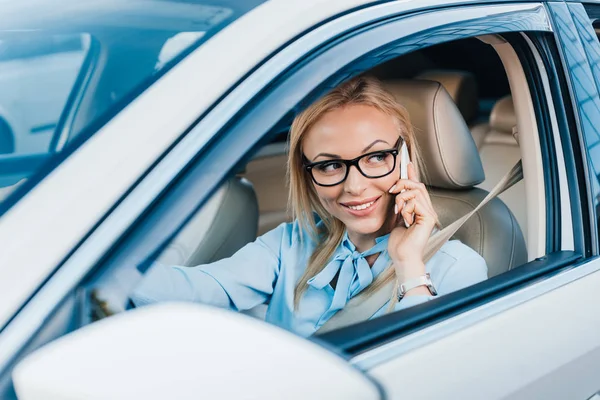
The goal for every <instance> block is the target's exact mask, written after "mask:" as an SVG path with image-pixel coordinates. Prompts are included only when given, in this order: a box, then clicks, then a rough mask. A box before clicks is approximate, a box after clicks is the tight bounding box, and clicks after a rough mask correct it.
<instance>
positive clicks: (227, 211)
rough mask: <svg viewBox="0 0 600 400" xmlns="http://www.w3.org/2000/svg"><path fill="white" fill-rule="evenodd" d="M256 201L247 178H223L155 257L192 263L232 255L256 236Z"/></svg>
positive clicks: (162, 260)
mask: <svg viewBox="0 0 600 400" xmlns="http://www.w3.org/2000/svg"><path fill="white" fill-rule="evenodd" d="M257 227H258V201H257V199H256V194H255V193H254V189H253V188H252V185H251V184H250V182H248V181H247V180H245V179H242V178H238V177H234V178H230V179H229V180H227V181H225V182H224V183H223V185H222V186H221V187H220V188H219V190H217V191H216V192H215V194H214V195H213V196H212V197H211V198H210V199H209V200H208V201H207V202H206V203H205V204H204V205H203V206H202V208H201V209H200V210H199V211H198V212H197V213H196V214H195V215H194V216H193V217H192V219H191V220H190V221H189V222H188V223H187V224H186V225H185V227H184V228H183V229H182V230H181V232H179V234H177V236H176V237H175V238H174V239H173V240H172V241H171V243H170V244H169V246H168V247H167V248H166V249H165V250H164V251H163V252H162V254H161V255H160V256H159V257H158V259H157V261H158V262H161V263H163V264H167V265H181V266H194V265H199V264H206V263H210V262H213V261H217V260H220V259H222V258H225V257H229V256H231V255H233V253H235V252H236V251H237V250H239V249H240V248H241V247H243V246H244V245H245V244H247V243H249V242H252V241H254V239H256V230H257Z"/></svg>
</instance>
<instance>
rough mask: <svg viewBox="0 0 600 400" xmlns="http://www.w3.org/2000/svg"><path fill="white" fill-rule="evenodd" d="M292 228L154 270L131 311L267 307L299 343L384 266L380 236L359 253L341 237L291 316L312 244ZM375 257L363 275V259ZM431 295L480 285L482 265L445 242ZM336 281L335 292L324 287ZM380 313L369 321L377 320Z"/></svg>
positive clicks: (434, 263) (435, 261) (409, 302)
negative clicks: (180, 304) (205, 260)
mask: <svg viewBox="0 0 600 400" xmlns="http://www.w3.org/2000/svg"><path fill="white" fill-rule="evenodd" d="M299 229H300V228H299V226H298V224H297V222H294V223H287V224H281V225H279V226H278V227H277V228H275V229H273V230H272V231H270V232H268V233H266V234H264V235H262V236H260V237H259V238H258V239H256V241H254V242H252V243H249V244H247V245H246V246H244V247H243V248H242V249H240V250H239V251H238V252H236V253H235V254H234V255H233V256H231V257H230V258H226V259H223V260H219V261H217V262H214V263H211V264H207V265H199V266H196V267H179V266H165V265H161V264H154V265H152V267H151V268H150V269H149V270H148V271H147V272H146V274H145V275H144V278H143V280H142V281H141V282H140V284H139V285H138V286H137V287H136V289H135V290H134V293H133V294H132V296H131V300H132V301H133V303H134V304H135V305H136V306H141V305H145V304H150V303H155V302H160V301H191V302H199V303H204V304H211V305H215V306H218V307H223V308H229V309H232V310H236V311H242V310H248V309H251V308H253V307H255V306H257V305H259V304H263V303H268V309H267V313H266V321H268V322H271V323H273V324H276V325H278V326H281V327H283V328H285V329H288V330H290V331H292V332H295V333H297V334H299V335H302V336H309V335H312V334H313V333H314V332H315V331H316V330H317V329H318V328H319V327H320V326H321V325H323V324H324V323H325V322H326V321H327V320H328V319H329V318H331V317H332V316H333V314H335V313H336V311H338V310H340V309H342V308H344V306H345V304H346V303H347V301H348V300H349V299H351V298H352V297H354V296H356V295H357V294H358V293H360V292H361V291H362V290H363V289H365V288H366V287H367V286H368V285H369V284H370V283H371V282H372V281H373V280H374V279H375V278H376V277H377V276H378V275H379V274H380V273H381V272H382V271H383V270H384V269H385V268H386V267H387V266H388V265H389V264H390V258H389V256H388V252H387V243H388V236H389V235H386V236H382V237H379V238H377V239H376V244H375V246H374V247H373V248H371V249H370V250H368V251H365V252H363V253H359V252H357V251H356V248H355V246H354V244H353V243H352V242H351V241H350V240H349V239H348V236H347V234H346V235H345V237H344V239H343V241H342V243H341V244H340V246H339V248H338V250H337V251H336V252H335V254H334V256H333V258H332V260H331V261H330V262H329V263H328V264H327V265H326V266H325V268H324V269H323V270H322V271H321V272H320V273H318V274H317V275H316V276H314V277H313V278H311V279H309V280H308V289H307V291H306V292H305V294H304V295H303V296H302V298H301V300H300V304H299V307H298V309H297V310H296V311H294V288H295V286H296V282H297V281H298V279H299V278H300V276H301V275H302V273H303V272H304V269H305V268H306V265H307V263H308V259H309V257H310V255H311V254H312V252H313V250H314V248H315V243H314V242H313V241H311V240H309V239H308V238H307V236H305V237H304V238H303V240H302V241H301V240H300V230H299ZM376 253H380V255H379V257H377V260H376V261H375V263H374V264H373V266H372V267H369V264H368V263H367V261H366V260H365V257H367V256H369V255H372V254H376ZM426 270H427V272H429V273H430V274H431V279H432V281H433V283H434V285H435V287H436V289H437V291H438V294H439V295H444V294H446V293H450V292H452V291H455V290H458V289H461V288H463V287H466V286H469V285H473V284H475V283H477V282H480V281H483V280H485V279H487V266H486V264H485V261H484V259H483V258H482V257H481V256H480V255H479V254H478V253H476V252H475V251H474V250H472V249H471V248H469V247H467V246H465V245H464V244H462V243H461V242H459V241H456V240H453V241H449V242H447V243H446V244H445V245H444V246H443V247H442V248H441V249H440V250H439V251H438V252H437V253H436V254H435V255H434V256H433V257H432V258H431V259H430V260H429V262H427V264H426ZM338 271H339V272H340V273H339V277H338V280H337V283H336V285H335V290H334V289H333V288H332V286H331V281H332V279H333V278H334V277H335V276H336V275H337V273H338ZM431 298H432V296H423V295H414V296H407V297H405V298H404V299H402V300H401V301H400V302H399V303H398V304H397V305H396V310H400V309H404V308H407V307H410V306H413V305H416V304H419V303H422V302H424V301H427V300H429V299H431ZM387 307H388V305H385V306H383V307H382V308H381V309H380V310H379V311H377V313H375V314H374V315H373V317H372V318H374V317H377V316H380V315H382V314H384V313H385V312H386V310H387Z"/></svg>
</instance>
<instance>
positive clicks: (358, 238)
mask: <svg viewBox="0 0 600 400" xmlns="http://www.w3.org/2000/svg"><path fill="white" fill-rule="evenodd" d="M394 220H395V219H391V221H394ZM392 228H393V226H392V224H383V226H382V227H381V228H380V229H379V230H378V231H377V232H374V233H369V234H360V233H356V232H350V231H348V238H349V239H350V241H351V242H352V243H353V244H354V247H356V251H358V252H359V253H363V252H365V251H367V250H369V249H370V248H371V247H373V246H375V239H376V238H378V237H380V236H383V235H387V234H388V233H390V232H391V231H392Z"/></svg>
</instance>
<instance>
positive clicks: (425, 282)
mask: <svg viewBox="0 0 600 400" xmlns="http://www.w3.org/2000/svg"><path fill="white" fill-rule="evenodd" d="M419 286H427V289H429V291H430V292H431V294H432V295H433V296H437V290H435V287H434V286H433V282H431V277H430V276H429V273H426V274H425V275H421V276H418V277H416V278H412V279H409V280H407V281H406V282H403V283H401V284H400V285H399V286H398V301H400V300H402V298H403V297H404V296H405V295H406V292H408V291H409V290H411V289H414V288H416V287H419Z"/></svg>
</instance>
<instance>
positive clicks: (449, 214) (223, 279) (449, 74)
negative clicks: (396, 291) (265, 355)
mask: <svg viewBox="0 0 600 400" xmlns="http://www.w3.org/2000/svg"><path fill="white" fill-rule="evenodd" d="M480 46H483V45H482V44H481V42H479V41H478V40H473V39H465V40H463V41H458V42H451V43H448V44H443V45H438V46H433V47H430V48H427V49H426V50H427V51H422V52H419V56H420V57H415V53H409V54H407V55H406V57H398V58H396V59H392V60H390V61H389V62H388V63H386V65H379V66H378V67H377V68H373V69H372V70H371V71H368V73H369V74H372V75H377V76H378V77H379V79H380V80H381V82H382V83H383V85H384V87H385V88H386V89H387V90H393V88H394V84H393V82H403V83H396V84H400V85H405V86H402V88H403V89H405V90H408V89H409V88H413V89H412V90H415V91H417V90H422V91H427V90H430V88H435V90H439V89H438V88H439V87H440V86H441V87H442V88H443V90H445V91H446V92H447V93H448V96H449V97H448V100H447V101H448V104H449V105H450V104H451V103H452V104H454V108H453V111H452V112H454V113H455V115H456V118H457V119H458V120H459V121H460V118H462V120H463V121H464V122H462V123H461V124H464V125H460V126H464V129H466V130H463V131H462V132H461V134H460V135H457V136H460V137H463V136H462V135H463V134H464V138H467V139H469V140H471V141H472V142H477V143H476V145H474V146H473V149H474V152H473V153H465V154H469V157H470V158H469V159H470V160H473V162H474V163H475V162H476V161H477V160H478V159H479V158H481V160H482V161H483V166H482V167H483V169H484V170H485V180H483V176H482V180H483V182H480V183H479V184H477V185H476V186H477V187H472V186H471V187H469V188H466V189H467V190H466V191H465V190H459V191H455V192H452V191H448V190H443V189H441V190H440V189H438V188H436V187H435V186H436V185H438V186H440V185H442V183H436V182H435V181H432V187H430V195H431V197H432V201H433V204H434V207H440V208H439V210H440V211H439V213H440V216H441V218H442V221H441V222H442V226H448V225H450V224H451V223H452V222H453V221H454V220H456V219H458V217H460V216H462V215H464V213H465V211H464V210H463V209H462V208H461V209H460V210H458V209H455V210H453V209H452V208H444V207H448V204H450V203H452V202H453V201H452V200H451V198H452V197H453V196H456V199H455V201H456V204H464V201H465V200H468V201H469V202H475V204H476V203H478V202H479V201H481V200H482V199H483V197H484V196H485V194H486V193H487V191H489V190H491V189H492V188H493V187H494V186H495V185H496V184H497V183H498V182H499V181H500V179H501V177H502V176H503V175H505V174H506V173H507V172H508V171H509V170H510V169H511V167H513V165H514V164H515V163H516V162H517V161H518V160H519V158H520V154H521V152H520V149H519V144H518V142H517V141H516V140H515V138H514V137H513V131H514V127H515V126H516V123H517V116H516V114H515V110H514V106H513V103H512V93H511V90H510V87H509V85H508V81H507V79H506V75H505V71H504V67H503V65H502V62H501V60H500V58H499V57H498V56H497V54H496V53H495V52H494V51H493V49H491V48H486V47H484V50H482V49H481V48H480ZM458 50H459V51H462V52H463V54H464V56H465V57H471V58H475V57H477V56H478V55H480V54H482V51H484V52H487V53H486V54H487V56H488V64H489V65H490V67H489V68H491V69H493V70H494V73H495V74H496V75H497V76H498V77H499V79H497V80H494V81H490V82H488V81H486V80H485V79H484V78H482V76H485V74H483V73H482V72H481V71H480V70H478V69H477V68H471V69H468V64H469V63H468V62H466V61H465V62H462V64H461V63H458V62H456V59H455V58H452V57H450V56H449V55H451V54H455V53H456V52H457V51H458ZM419 58H421V59H422V61H421V62H420V63H419V64H415V63H413V64H412V67H413V68H412V70H410V71H403V69H402V66H406V65H407V60H409V59H412V60H415V59H419ZM465 66H466V67H465ZM386 71H392V72H386ZM394 71H395V72H394ZM487 72H489V71H487ZM500 78H503V79H500ZM398 80H402V81H398ZM457 83H458V84H457ZM474 84H476V85H479V86H480V87H481V91H482V92H483V93H484V95H483V96H485V97H484V98H483V99H482V96H480V95H478V94H477V91H476V90H472V89H473V88H472V85H474ZM411 85H412V86H411ZM457 86H458V88H457ZM415 88H418V89H415ZM400 96H402V95H401V94H400ZM488 96H490V97H492V96H493V97H492V100H490V97H488ZM400 98H401V97H400ZM414 98H415V99H424V98H426V96H423V97H419V96H415V97H414ZM409 100H410V99H408V98H403V100H398V101H399V102H403V103H401V104H403V105H405V107H407V109H408V110H410V111H411V112H412V114H411V115H412V116H413V117H414V119H413V120H412V123H413V124H415V125H416V126H417V128H418V129H420V130H421V131H423V130H426V128H427V127H426V126H425V125H423V121H422V120H420V118H419V116H418V112H417V111H418V107H426V106H427V105H426V103H423V104H421V105H418V104H419V103H417V106H415V105H414V104H409V103H408V102H409ZM417 101H425V102H426V101H427V100H417ZM490 101H491V102H492V103H493V106H492V107H488V106H486V102H490ZM482 104H483V105H482ZM492 114H494V115H496V118H497V120H501V121H502V122H501V123H499V122H498V121H497V120H493V119H492ZM287 122H288V126H289V123H291V120H290V121H287ZM505 122H506V123H505ZM467 124H468V126H467ZM459 128H460V127H459V126H458V125H457V129H459ZM530 134H536V132H533V133H530ZM478 135H482V136H483V138H481V137H479V136H478ZM287 136H288V131H287V130H282V129H281V128H280V126H279V127H278V128H277V129H274V130H273V131H272V132H271V133H270V138H271V140H270V142H269V144H267V145H265V146H263V147H262V148H261V149H260V150H258V151H257V152H256V154H254V156H253V158H252V159H251V160H250V161H249V162H248V163H246V164H245V166H244V168H240V169H239V170H236V171H237V172H238V175H237V176H230V177H229V178H228V179H227V180H226V181H225V182H224V183H223V184H222V185H221V186H220V187H219V188H218V189H217V190H215V191H214V192H213V194H212V196H211V197H210V199H209V200H207V202H206V203H205V204H204V205H203V206H202V207H201V208H200V209H199V211H197V212H196V213H194V214H193V215H192V216H191V217H190V219H189V220H188V222H187V223H186V224H185V226H183V227H182V229H181V230H179V231H178V232H177V233H176V234H175V236H174V237H173V238H172V239H171V241H170V242H168V243H166V244H165V245H164V247H163V250H162V251H161V252H160V253H159V254H153V255H151V256H149V257H148V258H146V259H144V260H143V261H142V260H140V263H139V264H137V265H131V264H129V265H127V266H124V267H123V269H122V270H121V271H120V272H118V273H116V274H107V275H105V277H104V278H103V279H101V280H100V281H99V283H98V284H97V285H96V286H95V287H94V302H95V305H96V306H95V313H94V318H95V319H97V318H102V317H103V316H106V315H110V314H112V313H114V312H120V311H124V310H126V309H127V308H128V307H130V306H131V305H132V304H134V305H135V306H143V305H145V304H148V303H152V302H155V301H160V299H165V297H161V296H163V295H165V291H163V289H166V292H168V293H167V294H166V296H167V297H169V296H174V298H172V299H175V298H176V299H177V300H183V301H196V302H203V303H206V304H210V305H214V306H218V307H224V308H232V309H234V310H237V311H243V312H244V313H247V314H250V315H252V316H255V317H258V318H261V319H265V320H267V321H269V322H272V323H276V324H279V325H280V326H283V327H284V328H286V329H289V330H291V331H294V332H296V333H299V334H301V335H308V334H312V333H313V332H314V329H315V327H316V326H318V327H320V326H321V325H322V321H319V318H316V320H314V321H313V320H312V318H313V317H314V316H311V317H308V319H309V320H310V321H311V323H312V324H313V325H312V326H311V327H310V328H306V326H300V325H302V324H299V325H294V324H295V322H291V320H293V318H291V317H290V318H289V319H288V318H287V317H286V315H288V314H289V311H290V307H291V308H293V307H292V306H290V305H289V303H288V304H286V307H287V306H290V307H288V308H285V307H284V308H281V307H280V305H275V304H274V303H281V302H282V296H290V293H284V294H282V291H285V290H289V288H290V287H294V285H295V284H296V281H295V279H298V276H296V275H294V274H292V277H290V276H287V275H286V274H287V273H289V271H285V270H286V268H288V269H289V268H292V267H290V265H291V264H290V260H293V259H294V256H293V255H292V253H293V251H292V250H291V249H289V248H287V247H286V245H285V243H289V242H291V243H294V242H295V241H296V238H295V237H294V236H293V233H294V231H295V230H296V229H298V226H297V221H295V220H294V217H293V215H292V213H291V212H290V210H289V207H288V193H289V192H288V186H287V185H288V183H286V165H287V164H288V151H289V139H288V138H287ZM286 139H288V143H286V142H285V140H286ZM417 140H419V139H417ZM467 144H468V143H467ZM457 151H464V150H463V149H461V150H459V149H457ZM217 159H219V160H220V159H221V158H219V157H217ZM474 167H476V164H474ZM474 186H475V185H474ZM478 196H479V197H478ZM526 197H527V193H526V191H525V185H524V182H521V183H520V184H519V185H517V186H514V187H512V188H511V189H509V190H508V191H507V192H506V193H504V194H503V195H502V196H501V197H500V199H498V200H497V201H495V202H494V204H491V205H490V207H489V210H493V211H491V213H490V214H486V213H485V212H484V213H483V214H481V215H480V217H481V218H482V220H483V221H488V220H493V219H494V218H497V217H494V216H492V215H491V214H495V213H497V212H500V213H504V217H502V218H501V219H500V220H497V222H500V221H501V220H502V221H505V220H512V222H511V226H520V229H514V230H511V229H512V228H510V229H508V228H507V227H502V226H503V225H504V224H503V223H502V224H495V225H494V226H490V231H489V232H490V234H493V235H494V237H496V238H497V240H496V241H495V243H494V244H493V245H494V246H504V244H501V242H503V241H504V240H505V239H506V240H508V241H510V244H509V243H508V241H507V242H506V243H507V244H508V245H511V246H514V247H512V248H511V252H512V253H513V256H514V257H512V258H510V259H509V258H507V257H505V256H504V255H499V256H498V257H489V256H488V257H487V259H486V260H485V262H487V270H486V271H484V272H483V274H482V276H481V277H475V278H473V279H472V280H470V281H469V282H470V283H467V284H465V285H464V286H469V285H470V284H474V283H477V282H481V281H482V280H485V279H486V278H492V277H496V276H499V275H502V274H503V273H505V272H507V271H508V270H509V269H513V268H516V267H518V266H520V265H522V264H525V263H526V262H527V250H526V247H525V246H526V244H525V243H526V241H525V238H524V236H523V232H524V231H525V229H526V227H527V219H526V215H527V212H526V204H527V203H526V202H525V201H523V200H524V199H525V198H526ZM506 206H508V209H510V210H511V211H509V212H507V210H506ZM461 207H462V206H461ZM542 207H543V205H542ZM444 210H445V211H444ZM442 213H443V214H445V215H443V216H442ZM480 222H481V220H479V219H477V218H474V219H473V220H472V221H470V222H468V223H467V224H465V227H464V229H462V230H461V231H459V232H458V233H457V234H456V235H455V237H454V239H459V240H460V241H462V243H459V242H458V241H456V240H455V241H453V242H452V243H450V244H448V247H446V250H445V251H447V252H448V254H454V253H452V252H453V251H454V250H452V249H451V247H452V246H456V249H459V250H457V251H458V252H457V253H456V254H454V255H453V256H456V255H458V256H459V257H462V254H463V253H461V252H462V251H463V250H464V251H465V252H467V253H468V254H473V257H475V258H477V259H478V260H479V258H478V256H476V255H475V253H474V252H473V250H475V252H479V253H480V254H485V253H486V250H485V248H484V247H481V242H480V241H479V240H473V238H474V237H479V236H478V235H479V233H478V232H480V231H479V229H480V227H481V225H480ZM486 223H487V222H486ZM307 240H308V239H307ZM515 243H516V244H515ZM343 246H344V245H343V242H342V247H343ZM350 246H351V245H350ZM484 246H485V245H484ZM469 247H470V248H469ZM471 252H473V253H471ZM294 254H295V253H294ZM344 254H345V253H344ZM344 254H341V253H340V254H338V253H335V255H334V256H332V260H333V261H331V260H330V261H328V262H327V263H326V264H327V265H326V266H325V268H324V269H323V270H322V271H327V270H328V269H332V268H329V267H330V266H331V265H332V264H334V263H335V262H337V261H336V260H337V259H340V260H342V259H344ZM465 254H466V253H465ZM304 256H306V257H305V258H302V257H304ZM298 257H300V259H302V260H305V259H306V260H308V258H309V257H310V251H308V252H307V253H306V254H302V255H299V256H298ZM494 258H495V259H494ZM344 260H345V259H344ZM344 262H345V261H344ZM511 263H512V264H511ZM467 264H468V262H467ZM472 264H473V265H475V264H476V263H472ZM372 268H373V269H377V264H373V265H372ZM473 269H474V270H476V269H477V266H473ZM173 271H176V272H174V273H172V274H171V272H173ZM327 273H328V274H329V272H327ZM331 274H333V272H331ZM337 274H339V275H338V276H339V279H342V278H341V277H342V272H341V268H340V270H339V271H338V272H337ZM435 274H436V273H435V272H432V275H435ZM321 275H323V273H319V274H318V276H319V277H318V278H317V280H319V279H321V278H323V276H321ZM443 275H444V276H445V277H448V278H449V279H451V278H450V276H451V275H452V274H451V273H450V274H443ZM475 275H476V274H475ZM328 278H329V279H330V280H331V282H333V283H329V285H331V287H330V288H329V289H330V290H331V291H332V292H333V291H335V290H336V289H335V288H334V287H335V285H336V283H335V282H334V281H335V279H336V278H335V274H334V275H331V276H329V277H328ZM332 278H333V279H332ZM323 279H324V278H323ZM469 279H471V277H469V278H468V279H467V280H469ZM286 280H287V281H286ZM325 280H327V279H325ZM435 281H436V285H437V284H438V283H439V284H440V288H442V290H445V289H443V288H444V285H445V284H446V283H444V282H442V280H439V279H438V278H437V277H436V278H435ZM164 282H169V283H168V285H165V287H162V286H161V285H162V284H163V283H164ZM281 282H284V283H283V284H282V283H281ZM325 283H327V282H325ZM179 284H180V285H181V286H178V285H179ZM271 285H274V286H271ZM457 285H458V286H456V288H459V287H464V286H461V285H460V284H457ZM166 286H168V288H166ZM321 286H324V287H326V288H328V287H329V286H328V285H327V284H325V285H323V284H322V283H321V284H320V286H319V287H321ZM283 287H285V288H286V289H283ZM311 290H312V288H311ZM315 293H316V291H315ZM309 297H311V296H309V295H307V297H306V298H307V299H308V298H309ZM128 299H129V300H132V302H129V303H128V301H129V300H128ZM157 299H158V300H157ZM322 300H323V299H318V298H317V297H314V298H312V299H311V300H310V301H313V302H315V304H316V303H319V302H321V301H322ZM307 301H308V300H307ZM284 302H285V301H284ZM315 304H313V305H315ZM332 304H333V303H332ZM402 304H403V306H402V307H403V308H399V309H404V307H406V308H409V307H411V305H412V303H411V300H410V299H408V300H406V301H404V303H402ZM416 304H418V303H416V302H415V305H416ZM321 306H322V304H320V305H319V306H318V307H321ZM277 307H279V308H277ZM268 309H270V311H267V310H268ZM321 311H323V312H325V311H326V310H325V309H324V310H321ZM376 311H377V310H376ZM383 314H385V312H381V313H379V314H377V316H379V315H383ZM282 315H283V316H284V317H282V320H281V321H278V320H277V318H279V317H281V316H282ZM290 315H291V314H290Z"/></svg>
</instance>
